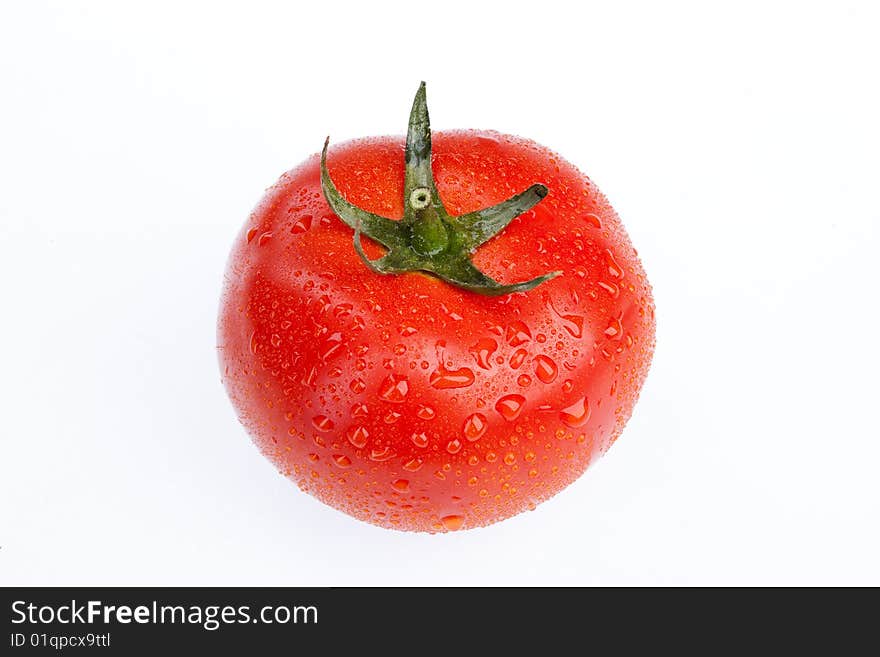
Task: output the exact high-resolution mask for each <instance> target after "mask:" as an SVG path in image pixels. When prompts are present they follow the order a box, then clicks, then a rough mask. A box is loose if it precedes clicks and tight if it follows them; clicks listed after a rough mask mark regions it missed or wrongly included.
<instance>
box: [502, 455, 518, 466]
mask: <svg viewBox="0 0 880 657" xmlns="http://www.w3.org/2000/svg"><path fill="white" fill-rule="evenodd" d="M504 463H505V465H513V464H514V463H516V454H514V453H513V452H507V454H505V455H504Z"/></svg>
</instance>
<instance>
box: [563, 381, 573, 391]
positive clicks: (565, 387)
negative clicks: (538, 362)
mask: <svg viewBox="0 0 880 657" xmlns="http://www.w3.org/2000/svg"><path fill="white" fill-rule="evenodd" d="M573 389H574V381H572V380H571V379H566V380H565V381H564V382H563V383H562V392H571V391H572V390H573Z"/></svg>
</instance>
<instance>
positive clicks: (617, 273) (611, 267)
mask: <svg viewBox="0 0 880 657" xmlns="http://www.w3.org/2000/svg"><path fill="white" fill-rule="evenodd" d="M605 264H607V265H608V274H609V275H610V276H611V278H617V279H620V278H623V267H621V266H620V265H619V264H617V260H615V259H614V254H613V253H611V249H605Z"/></svg>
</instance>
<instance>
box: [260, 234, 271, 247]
mask: <svg viewBox="0 0 880 657" xmlns="http://www.w3.org/2000/svg"><path fill="white" fill-rule="evenodd" d="M270 239H272V231H267V232H265V233H263V234H262V235H260V237H259V238H258V239H257V246H265V244H266V242H268V241H269V240H270Z"/></svg>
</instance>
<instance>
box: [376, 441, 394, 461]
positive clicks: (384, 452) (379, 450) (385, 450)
mask: <svg viewBox="0 0 880 657" xmlns="http://www.w3.org/2000/svg"><path fill="white" fill-rule="evenodd" d="M395 456H397V452H395V451H394V450H393V449H392V448H391V447H389V446H388V445H386V446H385V447H376V448H374V449H371V450H370V460H371V461H376V462H380V463H381V462H382V461H387V460H388V459H393V458H394V457H395Z"/></svg>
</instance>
